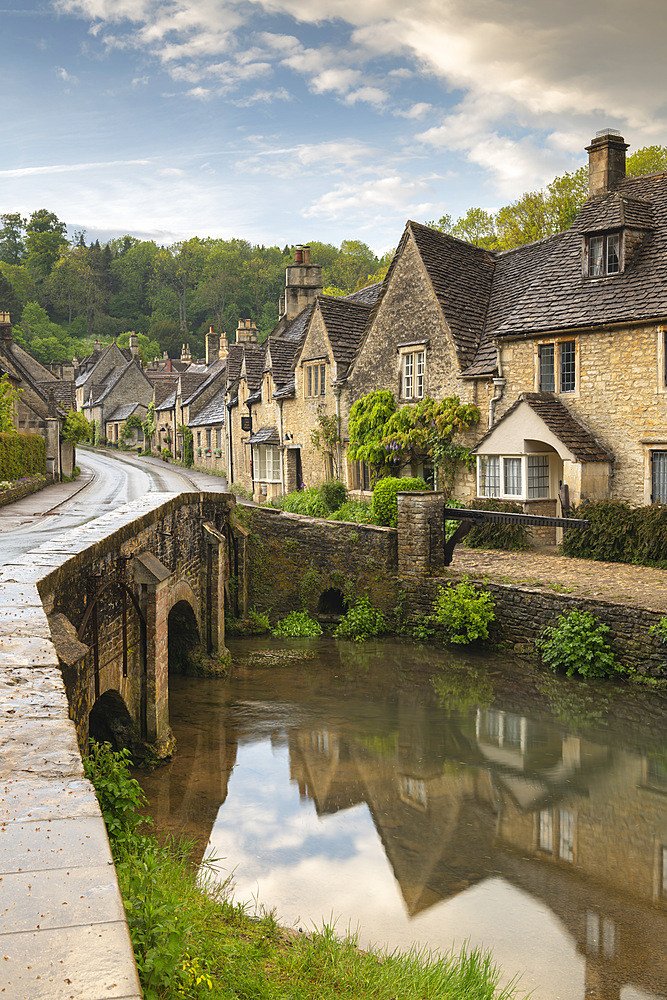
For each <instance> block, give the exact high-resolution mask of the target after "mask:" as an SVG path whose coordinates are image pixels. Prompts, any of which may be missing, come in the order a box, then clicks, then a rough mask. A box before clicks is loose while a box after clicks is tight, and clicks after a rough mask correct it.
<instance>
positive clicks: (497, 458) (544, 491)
mask: <svg viewBox="0 0 667 1000" xmlns="http://www.w3.org/2000/svg"><path fill="white" fill-rule="evenodd" d="M477 496H480V497H507V498H508V499H513V500H546V499H548V498H549V497H550V496H551V463H550V459H549V455H478V456H477Z"/></svg>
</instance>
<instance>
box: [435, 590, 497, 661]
mask: <svg viewBox="0 0 667 1000" xmlns="http://www.w3.org/2000/svg"><path fill="white" fill-rule="evenodd" d="M494 604H495V602H494V600H493V597H492V595H491V594H490V593H489V592H488V590H477V589H476V588H475V587H474V586H473V585H472V584H471V583H469V582H468V581H467V580H462V581H461V583H459V584H458V585H457V586H456V587H438V594H437V597H436V599H435V601H434V603H433V621H434V622H435V623H437V624H438V625H441V626H443V628H444V632H445V637H446V641H447V642H453V643H456V644H461V645H466V644H467V643H470V642H476V641H477V640H478V639H488V638H489V625H490V624H491V622H492V621H494V620H495V617H496V614H495V610H494Z"/></svg>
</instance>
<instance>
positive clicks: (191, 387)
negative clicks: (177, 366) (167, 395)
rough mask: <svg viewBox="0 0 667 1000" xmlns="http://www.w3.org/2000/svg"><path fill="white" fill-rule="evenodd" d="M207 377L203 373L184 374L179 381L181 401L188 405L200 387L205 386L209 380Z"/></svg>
mask: <svg viewBox="0 0 667 1000" xmlns="http://www.w3.org/2000/svg"><path fill="white" fill-rule="evenodd" d="M207 377H208V376H207V375H206V374H205V373H203V372H197V373H193V374H190V372H182V373H181V377H180V379H179V382H180V386H181V400H182V401H183V402H184V403H187V402H188V400H189V399H190V397H191V396H193V395H194V393H195V392H196V391H197V389H198V388H199V387H200V385H203V384H204V382H205V381H206V379H207Z"/></svg>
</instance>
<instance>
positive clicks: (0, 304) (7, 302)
mask: <svg viewBox="0 0 667 1000" xmlns="http://www.w3.org/2000/svg"><path fill="white" fill-rule="evenodd" d="M0 312H8V313H9V318H10V321H12V322H15V321H16V320H17V319H18V317H19V316H20V315H21V306H20V303H19V301H18V299H17V298H16V295H15V294H14V289H13V288H12V286H11V284H10V283H9V281H8V280H7V278H5V276H4V274H3V273H2V271H1V270H0Z"/></svg>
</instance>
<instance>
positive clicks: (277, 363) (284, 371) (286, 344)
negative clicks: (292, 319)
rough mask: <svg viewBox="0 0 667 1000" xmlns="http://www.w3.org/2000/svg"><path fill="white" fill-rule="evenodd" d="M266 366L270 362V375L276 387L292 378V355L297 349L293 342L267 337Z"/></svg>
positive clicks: (296, 344)
mask: <svg viewBox="0 0 667 1000" xmlns="http://www.w3.org/2000/svg"><path fill="white" fill-rule="evenodd" d="M267 345H268V350H267V357H266V364H267V365H268V362H269V360H270V361H271V374H272V376H273V383H274V385H276V386H283V385H285V383H287V382H289V381H291V379H292V377H293V367H292V366H293V364H294V355H295V354H296V352H297V349H298V346H299V345H298V343H297V342H296V341H295V340H283V339H282V338H281V337H269V339H268V341H267Z"/></svg>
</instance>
